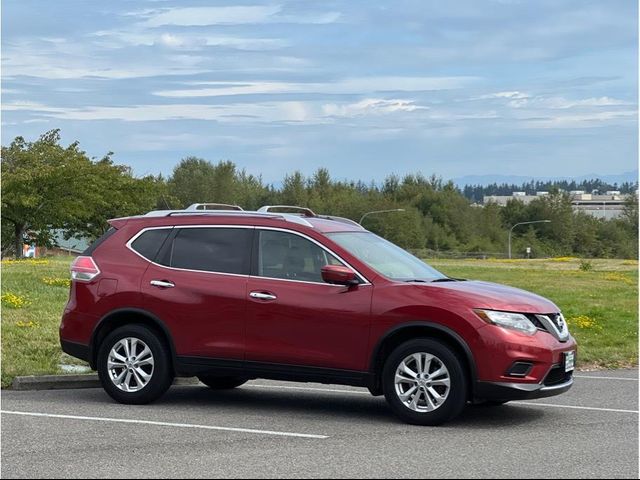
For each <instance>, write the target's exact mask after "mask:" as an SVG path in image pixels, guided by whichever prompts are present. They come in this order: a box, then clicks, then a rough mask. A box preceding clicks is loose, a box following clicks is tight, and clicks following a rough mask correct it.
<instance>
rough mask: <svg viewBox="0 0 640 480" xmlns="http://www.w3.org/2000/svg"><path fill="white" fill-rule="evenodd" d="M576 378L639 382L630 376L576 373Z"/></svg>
mask: <svg viewBox="0 0 640 480" xmlns="http://www.w3.org/2000/svg"><path fill="white" fill-rule="evenodd" d="M573 377H574V378H589V379H592V380H623V381H627V382H637V381H638V379H637V378H629V377H596V376H595V375H574V376H573Z"/></svg>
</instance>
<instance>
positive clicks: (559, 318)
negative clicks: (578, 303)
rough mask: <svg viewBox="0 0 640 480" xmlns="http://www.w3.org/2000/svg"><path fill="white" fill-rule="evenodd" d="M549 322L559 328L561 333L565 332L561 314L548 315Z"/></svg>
mask: <svg viewBox="0 0 640 480" xmlns="http://www.w3.org/2000/svg"><path fill="white" fill-rule="evenodd" d="M547 317H549V320H551V321H552V322H553V324H554V325H555V326H556V327H557V328H558V330H559V331H562V330H564V320H563V319H562V314H560V313H549V314H547Z"/></svg>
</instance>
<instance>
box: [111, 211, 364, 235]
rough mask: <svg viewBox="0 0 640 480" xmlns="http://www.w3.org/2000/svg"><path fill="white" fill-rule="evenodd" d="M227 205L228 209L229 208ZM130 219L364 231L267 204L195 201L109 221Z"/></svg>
mask: <svg viewBox="0 0 640 480" xmlns="http://www.w3.org/2000/svg"><path fill="white" fill-rule="evenodd" d="M201 205H215V206H216V207H218V206H223V207H225V208H224V209H214V210H210V209H206V208H198V207H199V206H201ZM226 207H228V208H226ZM282 208H285V209H293V210H294V211H299V212H300V213H289V212H277V211H276V210H277V209H282ZM130 220H134V221H136V223H141V224H143V225H145V226H154V227H156V226H169V225H194V224H205V225H207V224H211V225H216V224H220V223H229V224H233V225H252V226H278V227H292V226H293V225H296V226H298V227H306V228H310V229H313V230H315V231H317V232H320V233H331V232H348V231H360V232H362V231H364V228H363V227H362V226H360V224H358V223H357V222H355V221H353V220H350V219H348V218H343V217H335V216H331V215H317V214H315V213H314V212H313V211H311V210H310V209H307V208H302V207H290V206H267V207H261V208H260V209H259V210H256V211H246V210H242V209H241V208H240V207H236V206H232V205H222V204H194V205H192V206H190V207H188V208H186V209H184V210H155V211H151V212H149V213H147V214H145V215H138V216H134V217H124V218H118V219H112V220H109V223H110V224H111V225H114V226H116V227H118V226H119V224H120V225H121V224H124V223H127V222H129V221H130Z"/></svg>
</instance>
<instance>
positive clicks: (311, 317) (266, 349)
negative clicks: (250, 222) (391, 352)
mask: <svg viewBox="0 0 640 480" xmlns="http://www.w3.org/2000/svg"><path fill="white" fill-rule="evenodd" d="M253 257H254V261H253V267H252V275H251V277H250V278H249V282H248V287H247V293H248V300H249V302H248V304H247V354H246V360H247V361H248V362H261V363H275V364H287V365H297V366H311V367H322V368H328V369H342V370H356V371H364V370H366V365H367V361H368V359H367V358H366V352H367V347H368V345H367V343H368V336H369V324H370V310H371V296H372V292H373V288H372V285H371V284H369V283H368V282H367V281H366V280H365V279H364V278H363V281H362V283H361V284H360V285H355V286H350V287H348V286H340V285H331V284H328V283H325V282H323V280H322V276H321V272H320V269H321V268H322V267H323V266H324V265H326V264H335V265H340V264H344V262H342V261H341V260H340V259H339V258H337V256H335V255H334V254H333V253H331V252H330V251H328V250H327V249H325V248H324V247H322V246H321V244H320V243H318V242H317V241H315V240H313V239H311V238H310V237H306V236H304V235H302V234H299V233H296V232H291V231H284V230H280V229H260V228H258V229H256V235H255V239H254V255H253Z"/></svg>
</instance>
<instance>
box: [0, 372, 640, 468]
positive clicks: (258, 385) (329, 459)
mask: <svg viewBox="0 0 640 480" xmlns="http://www.w3.org/2000/svg"><path fill="white" fill-rule="evenodd" d="M1 426H2V451H1V453H2V455H1V456H2V458H1V460H2V477H3V478H5V477H6V478H8V477H23V478H25V477H29V478H30V477H33V478H35V477H38V478H42V477H45V478H46V477H89V478H92V477H121V478H122V477H173V478H182V477H239V476H241V477H318V478H321V477H376V478H399V477H406V478H425V477H431V478H436V477H437V478H443V477H503V478H523V477H526V478H530V477H543V478H554V477H556V478H557V477H590V478H594V477H603V478H604V477H606V478H617V477H634V478H637V477H638V371H637V370H617V371H609V372H597V373H586V372H582V373H579V374H577V378H576V384H575V386H574V388H573V389H572V390H571V391H570V392H568V393H567V394H565V395H563V396H560V397H555V398H551V399H545V400H539V401H532V402H523V403H513V404H509V405H506V406H503V407H492V408H490V407H469V408H467V409H466V411H465V412H464V413H463V415H462V416H461V417H460V418H459V419H458V420H456V421H455V422H453V423H450V424H447V425H445V426H443V427H437V428H428V427H414V426H410V425H405V424H403V423H401V422H399V421H398V420H396V419H395V418H394V417H393V416H392V414H391V412H390V411H389V409H388V408H387V406H386V403H385V401H384V398H382V397H378V398H374V397H372V396H370V395H369V394H368V392H367V391H366V390H362V389H355V388H349V387H339V386H337V387H336V386H325V385H317V384H299V383H284V382H271V381H265V380H256V381H253V382H250V383H248V384H246V385H245V386H243V387H241V388H239V389H236V390H233V391H228V392H222V393H220V392H213V391H210V390H209V389H208V388H206V387H204V386H184V387H173V388H172V389H171V390H170V391H169V392H168V393H167V395H166V396H165V397H164V398H163V399H162V400H161V401H159V402H158V403H155V404H153V405H150V406H142V407H131V406H122V405H117V404H114V403H112V402H111V401H110V400H109V399H108V398H107V396H106V394H104V393H103V392H102V390H100V389H88V390H63V391H40V392H16V391H3V392H2V425H1Z"/></svg>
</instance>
